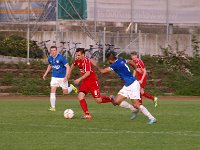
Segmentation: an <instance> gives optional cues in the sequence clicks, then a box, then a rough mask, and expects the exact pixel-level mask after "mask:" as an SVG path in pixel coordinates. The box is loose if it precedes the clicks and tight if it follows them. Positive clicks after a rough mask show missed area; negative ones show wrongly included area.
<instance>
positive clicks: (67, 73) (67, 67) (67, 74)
mask: <svg viewBox="0 0 200 150" xmlns="http://www.w3.org/2000/svg"><path fill="white" fill-rule="evenodd" d="M65 67H66V75H65V78H64V80H65V81H64V82H66V81H68V80H69V77H70V76H69V71H70V66H69V64H66V65H65Z"/></svg>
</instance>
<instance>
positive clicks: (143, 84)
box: [140, 77, 158, 107]
mask: <svg viewBox="0 0 200 150" xmlns="http://www.w3.org/2000/svg"><path fill="white" fill-rule="evenodd" d="M146 83H147V77H145V78H144V80H143V82H142V83H141V84H140V88H141V89H140V93H141V95H142V96H144V97H146V98H148V99H150V100H152V101H154V105H155V107H157V105H158V103H157V101H158V98H157V97H154V96H152V95H151V94H149V93H147V92H146V91H145V90H144V89H145V87H146ZM142 96H141V99H142ZM140 101H141V102H142V100H140ZM141 104H142V103H141Z"/></svg>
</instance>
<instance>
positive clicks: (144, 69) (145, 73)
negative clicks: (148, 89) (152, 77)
mask: <svg viewBox="0 0 200 150" xmlns="http://www.w3.org/2000/svg"><path fill="white" fill-rule="evenodd" d="M142 71H143V75H142V78H141V80H140V82H141V83H142V82H143V80H144V78H145V76H146V75H147V70H146V68H142Z"/></svg>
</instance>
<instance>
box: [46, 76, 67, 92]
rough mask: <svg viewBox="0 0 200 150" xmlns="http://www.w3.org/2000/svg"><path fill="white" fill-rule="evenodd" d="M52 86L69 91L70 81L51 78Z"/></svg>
mask: <svg viewBox="0 0 200 150" xmlns="http://www.w3.org/2000/svg"><path fill="white" fill-rule="evenodd" d="M50 86H55V87H61V88H62V89H68V81H67V82H64V78H55V77H51V82H50Z"/></svg>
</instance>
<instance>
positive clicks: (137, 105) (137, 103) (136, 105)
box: [133, 101, 141, 109]
mask: <svg viewBox="0 0 200 150" xmlns="http://www.w3.org/2000/svg"><path fill="white" fill-rule="evenodd" d="M140 105H141V104H140V102H139V101H137V102H135V103H134V104H133V106H134V107H135V108H137V109H139V108H140Z"/></svg>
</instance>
